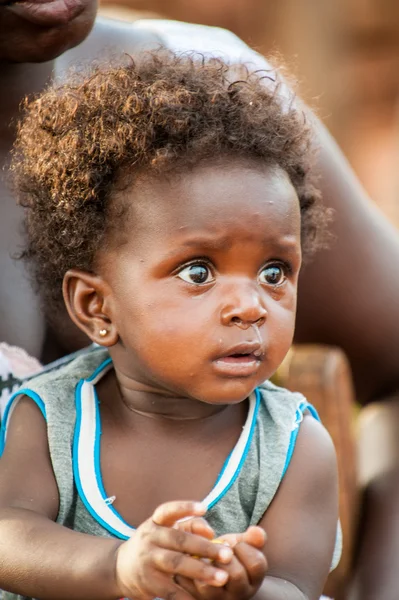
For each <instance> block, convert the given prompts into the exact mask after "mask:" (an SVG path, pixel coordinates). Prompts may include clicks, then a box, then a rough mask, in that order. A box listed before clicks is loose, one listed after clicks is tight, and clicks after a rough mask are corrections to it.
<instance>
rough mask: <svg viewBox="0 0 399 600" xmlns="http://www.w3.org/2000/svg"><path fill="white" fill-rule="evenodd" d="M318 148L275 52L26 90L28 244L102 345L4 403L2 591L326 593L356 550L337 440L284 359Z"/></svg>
mask: <svg viewBox="0 0 399 600" xmlns="http://www.w3.org/2000/svg"><path fill="white" fill-rule="evenodd" d="M309 146H310V133H309V131H308V127H307V124H306V120H305V119H304V115H303V114H302V113H301V112H300V111H299V110H298V108H295V107H294V106H292V107H290V106H285V107H284V110H283V109H282V108H281V105H280V102H279V100H278V95H277V94H276V93H275V92H274V91H271V90H270V86H269V87H266V86H264V85H263V83H262V73H255V74H250V73H248V72H247V71H246V70H245V69H244V68H236V69H232V68H230V67H228V66H227V65H226V64H224V63H223V62H222V61H220V60H215V59H213V60H212V59H205V58H201V57H200V56H190V55H187V54H185V55H181V56H177V55H174V54H172V53H167V52H164V51H158V52H153V53H149V54H148V55H146V56H145V58H143V59H141V60H140V61H139V62H137V63H136V62H134V61H133V60H132V59H130V58H129V57H128V58H126V61H125V64H122V65H118V66H115V67H112V66H109V67H104V66H103V67H98V68H95V69H93V71H92V72H91V73H90V74H88V75H87V74H86V75H84V74H78V75H75V76H74V77H72V78H71V79H70V80H69V81H68V82H67V83H64V84H62V85H59V86H58V87H57V86H53V87H51V88H49V89H48V90H47V92H45V93H44V94H43V95H42V96H40V97H38V98H37V99H36V100H35V101H33V102H32V103H31V104H30V105H28V107H27V109H26V115H25V119H24V121H23V123H22V126H21V128H20V132H19V137H18V140H17V144H16V147H15V152H14V162H13V167H12V168H13V172H14V176H15V185H16V187H17V189H18V190H19V196H20V202H21V203H22V204H23V205H24V206H25V207H26V230H27V245H26V249H25V253H24V255H25V258H26V259H27V260H28V261H29V264H30V266H31V269H32V272H33V274H34V277H35V279H36V281H37V284H38V286H39V289H40V290H41V292H42V294H43V297H44V298H45V300H46V303H47V305H50V303H51V306H52V307H53V314H54V320H55V321H56V315H57V311H59V308H60V306H62V303H63V302H64V303H65V305H66V307H67V310H68V312H69V315H70V317H71V319H72V320H73V321H74V323H75V324H76V325H78V327H79V328H80V329H81V330H82V331H83V332H84V333H85V334H87V335H88V336H89V338H90V339H91V340H92V342H94V343H95V344H96V345H97V346H96V347H94V348H93V349H92V350H91V351H89V352H85V353H83V354H81V355H80V356H78V357H77V358H76V359H74V360H72V361H70V362H69V363H68V364H67V365H63V366H61V367H59V368H54V369H51V370H48V371H47V372H45V373H43V374H41V375H38V376H36V377H34V378H33V379H31V380H30V381H29V383H28V384H27V385H25V386H24V387H23V388H22V389H20V390H19V391H18V392H16V393H15V394H14V395H13V396H12V398H11V400H10V402H9V403H8V405H7V408H6V411H5V414H4V422H3V429H2V438H1V440H0V453H1V452H2V458H1V460H0V555H1V557H2V560H1V562H0V588H2V589H4V590H9V592H4V598H6V599H7V600H8V599H9V598H16V597H18V595H19V596H20V597H21V596H22V597H24V598H39V599H52V600H55V599H60V600H61V599H68V600H72V599H76V600H77V599H80V600H102V599H104V600H111V599H118V598H121V597H126V598H131V599H134V600H151V599H152V598H155V597H159V598H164V599H172V598H173V599H175V600H192V599H193V598H195V599H199V600H202V599H204V600H233V599H234V600H245V599H249V598H256V599H257V600H261V599H265V600H266V599H268V600H270V599H271V598H273V600H279V599H285V600H297V599H298V600H299V599H300V600H304V599H305V598H306V599H307V600H315V599H316V598H318V597H319V595H320V594H321V592H322V589H323V585H324V582H325V580H326V577H327V575H328V573H329V571H330V569H331V568H333V567H334V566H335V565H336V564H337V561H338V559H339V554H340V536H339V535H337V519H338V508H337V506H338V500H337V498H338V493H337V474H336V463H335V454H334V449H333V447H332V443H331V440H330V438H329V436H328V434H327V432H326V431H325V429H324V428H323V427H322V425H321V424H320V423H319V421H318V419H317V414H316V412H315V411H314V409H313V408H312V407H311V406H310V405H309V404H308V403H307V402H306V400H305V399H304V398H303V397H302V396H301V395H300V394H296V393H290V392H288V391H287V390H284V389H281V388H277V387H276V386H274V385H272V384H271V383H270V382H269V381H268V379H269V378H270V377H271V376H272V375H273V373H274V372H275V371H276V369H277V368H278V367H279V365H280V364H281V362H282V360H283V359H284V356H285V355H286V353H287V351H288V350H289V348H290V345H291V342H292V338H293V333H294V326H295V310H296V295H297V281H298V274H299V270H300V267H301V262H302V257H303V256H308V255H309V254H311V253H312V252H313V251H315V250H316V248H317V247H318V246H319V245H320V244H322V243H323V240H324V239H325V237H324V236H325V230H326V224H327V221H328V215H327V214H326V213H325V211H324V210H323V208H322V206H321V204H320V199H319V195H318V193H317V191H316V189H315V188H314V186H313V184H312V182H311V180H310V173H311V170H310V164H311V156H310V155H309ZM315 285H317V282H315ZM201 517H202V518H201ZM266 535H267V542H266ZM214 541H218V542H222V543H217V544H215V543H212V542H214Z"/></svg>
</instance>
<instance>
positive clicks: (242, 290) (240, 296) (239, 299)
mask: <svg viewBox="0 0 399 600" xmlns="http://www.w3.org/2000/svg"><path fill="white" fill-rule="evenodd" d="M226 297H227V298H228V301H227V302H226V304H225V305H224V306H223V308H222V310H221V315H220V317H221V322H222V325H225V326H230V325H236V326H238V327H240V328H241V329H248V328H249V327H251V326H252V325H257V326H258V327H260V326H261V325H263V324H264V323H265V321H266V318H267V310H266V307H265V305H264V303H263V302H262V298H261V295H260V294H259V292H258V290H257V289H256V288H255V287H254V286H252V285H240V284H237V285H235V286H234V288H233V289H232V290H231V291H230V293H228V294H227V296H226Z"/></svg>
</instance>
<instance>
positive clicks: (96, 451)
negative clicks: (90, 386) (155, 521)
mask: <svg viewBox="0 0 399 600" xmlns="http://www.w3.org/2000/svg"><path fill="white" fill-rule="evenodd" d="M106 362H107V361H106ZM108 362H109V361H108ZM103 364H104V363H103ZM94 398H95V402H96V433H95V439H94V471H95V474H96V482H97V485H98V489H99V490H100V493H101V496H102V497H103V499H104V502H105V501H106V500H107V499H108V496H107V493H106V491H105V488H104V484H103V478H102V475H101V460H100V455H101V433H102V431H101V415H100V409H99V400H98V396H97V391H96V389H95V388H94ZM108 508H109V509H110V510H111V511H112V512H113V513H114V515H115V516H116V517H117V518H118V519H119V520H120V521H121V522H122V523H123V524H124V525H126V526H127V527H130V528H131V529H135V528H134V527H132V526H131V525H130V524H129V523H127V522H126V521H125V520H124V519H123V517H122V516H121V515H120V514H119V513H118V511H117V510H116V509H115V508H114V507H113V506H112V504H108ZM121 535H122V534H121ZM126 539H127V538H126Z"/></svg>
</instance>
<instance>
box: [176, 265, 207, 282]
mask: <svg viewBox="0 0 399 600" xmlns="http://www.w3.org/2000/svg"><path fill="white" fill-rule="evenodd" d="M177 276H178V277H180V279H183V281H187V283H192V284H193V285H204V283H210V282H211V281H213V280H214V277H213V275H212V272H211V270H210V268H209V266H208V265H206V264H204V263H195V264H191V265H188V266H187V267H184V269H182V270H181V271H180V272H179V273H178V274H177Z"/></svg>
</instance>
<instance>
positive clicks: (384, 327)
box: [296, 117, 399, 403]
mask: <svg viewBox="0 0 399 600" xmlns="http://www.w3.org/2000/svg"><path fill="white" fill-rule="evenodd" d="M313 122H314V127H315V144H317V146H318V147H319V153H318V159H317V161H318V164H317V166H318V172H319V174H320V180H319V185H320V187H321V190H322V193H323V197H324V201H325V204H326V205H327V206H330V207H332V208H333V209H334V211H335V214H334V222H333V225H332V231H333V233H334V235H335V237H336V239H335V242H333V244H332V246H331V248H330V249H329V250H326V251H321V252H319V253H318V254H317V255H316V257H315V258H314V260H313V261H312V263H311V264H309V265H307V266H306V267H305V268H304V269H303V271H302V275H301V280H300V289H299V307H298V320H297V331H296V341H298V342H307V343H308V342H316V343H322V344H334V345H337V346H340V347H341V348H343V349H344V351H345V352H346V354H347V356H348V358H349V360H350V363H351V367H352V371H353V375H354V380H355V384H356V392H357V398H358V399H359V400H360V401H361V402H362V403H365V402H367V401H369V400H371V399H373V398H377V397H379V396H381V395H383V394H385V393H390V392H393V391H395V390H396V389H398V388H399V275H398V265H399V234H398V231H397V230H396V229H395V228H394V227H393V226H392V225H391V224H390V223H389V222H388V220H387V219H386V218H385V217H384V216H383V215H382V213H381V212H380V211H379V209H377V207H375V206H374V205H373V204H372V203H371V201H370V200H369V198H368V197H367V196H366V193H365V191H364V189H363V188H362V187H361V185H360V183H359V181H358V180H357V178H356V177H355V175H354V174H353V172H352V170H351V168H350V166H349V164H348V162H347V161H346V159H345V158H344V156H343V154H342V152H341V151H340V149H339V148H338V146H337V145H336V143H335V142H334V140H333V139H332V137H331V135H330V134H329V133H328V131H327V130H326V129H325V128H324V127H323V125H322V124H321V123H320V121H318V120H317V119H315V118H314V117H313Z"/></svg>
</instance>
